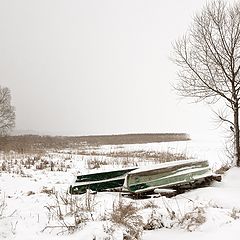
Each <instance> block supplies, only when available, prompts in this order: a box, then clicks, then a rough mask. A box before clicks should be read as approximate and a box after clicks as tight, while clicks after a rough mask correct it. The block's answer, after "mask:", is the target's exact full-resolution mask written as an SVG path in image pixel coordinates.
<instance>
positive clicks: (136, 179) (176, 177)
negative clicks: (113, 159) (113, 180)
mask: <svg viewBox="0 0 240 240" xmlns="http://www.w3.org/2000/svg"><path fill="white" fill-rule="evenodd" d="M206 180H210V181H211V180H221V176H219V175H218V176H217V175H214V174H213V173H212V171H211V169H210V167H209V164H208V161H206V160H182V161H174V162H167V163H162V164H159V165H158V166H154V167H152V168H149V169H137V170H134V171H131V172H129V173H128V174H127V175H126V178H125V182H124V188H125V189H126V190H127V191H129V192H130V193H132V194H142V193H148V192H154V190H156V189H166V190H167V189H173V190H174V189H175V190H176V189H177V190H178V189H180V188H184V187H186V188H191V186H193V185H196V184H200V183H202V182H204V181H206Z"/></svg>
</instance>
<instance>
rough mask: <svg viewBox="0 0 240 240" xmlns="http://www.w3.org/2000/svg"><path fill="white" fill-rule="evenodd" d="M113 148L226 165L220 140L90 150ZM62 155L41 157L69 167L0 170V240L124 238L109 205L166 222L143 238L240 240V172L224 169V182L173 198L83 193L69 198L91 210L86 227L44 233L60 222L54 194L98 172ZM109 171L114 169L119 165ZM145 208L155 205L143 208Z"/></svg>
mask: <svg viewBox="0 0 240 240" xmlns="http://www.w3.org/2000/svg"><path fill="white" fill-rule="evenodd" d="M117 149H119V150H120V151H123V150H124V151H136V150H143V151H151V150H154V151H170V152H175V153H176V152H187V154H188V155H190V156H191V157H196V158H198V159H206V160H208V161H209V163H210V165H211V167H212V168H216V167H219V166H221V164H222V163H225V162H227V158H226V157H224V154H223V152H224V151H223V147H222V145H221V144H220V143H219V141H214V140H212V139H211V140H210V139H208V141H206V139H204V140H202V139H196V140H193V141H186V142H171V143H152V144H136V145H134V144H133V145H122V146H102V147H100V148H99V149H97V150H96V149H95V150H94V151H99V152H109V151H113V150H114V151H116V150H117ZM66 156H68V155H67V154H66V153H64V152H62V153H48V154H47V155H46V156H44V158H45V159H47V160H52V161H53V162H56V163H57V162H61V161H62V162H63V163H64V164H66V165H70V168H68V169H66V170H64V171H57V170H54V171H50V170H49V169H47V168H46V169H42V170H38V169H36V168H34V167H33V166H32V167H31V168H29V169H24V168H22V169H21V170H22V172H23V173H19V172H17V170H16V169H17V166H16V165H14V169H15V170H14V171H15V172H13V171H9V172H0V239H9V240H13V239H14V240H22V239H24V240H32V239H37V240H48V239H53V240H55V239H60V240H61V239H64V240H79V239H80V240H81V239H82V240H93V239H96V240H104V239H107V237H110V236H111V237H112V238H109V239H116V240H118V239H119V240H120V239H121V240H122V239H123V234H124V231H125V230H126V229H125V228H124V227H123V226H119V225H116V224H115V225H114V224H113V223H112V222H111V221H110V219H109V215H110V214H111V213H112V211H113V206H114V205H116V204H117V203H118V202H119V201H124V203H132V204H134V206H136V207H137V208H138V214H140V215H141V216H142V219H143V222H147V221H148V220H149V219H150V218H153V216H157V217H156V218H157V219H158V220H161V222H162V223H163V224H164V227H163V228H159V229H155V230H146V231H143V234H142V239H143V240H155V239H156V240H157V239H178V240H181V239H184V240H188V239H195V240H202V239H203V238H205V239H213V238H215V239H226V238H231V240H235V239H239V234H240V228H239V226H240V168H232V169H230V170H229V171H227V172H226V173H225V174H224V176H223V180H222V182H215V183H214V184H212V185H211V186H209V187H205V188H199V189H195V190H192V191H188V192H185V193H183V194H180V195H177V196H175V197H172V198H166V197H158V198H152V199H139V200H134V199H131V198H127V197H121V196H120V195H119V194H118V193H110V192H103V193H97V194H96V195H90V197H89V196H88V197H87V194H84V195H80V196H73V199H76V200H78V201H80V202H81V204H82V205H81V206H85V204H86V206H89V207H91V209H90V210H89V211H86V212H84V214H86V216H87V217H88V220H87V221H86V222H85V224H83V225H82V226H81V228H79V229H77V231H75V232H74V233H72V234H69V233H63V234H61V229H60V228H59V229H58V228H56V229H55V228H52V229H51V228H49V229H45V227H46V226H56V225H57V224H59V222H58V221H56V220H54V216H53V215H50V212H49V210H48V208H50V207H51V206H54V204H55V203H56V196H57V195H58V194H59V195H60V194H63V195H64V194H66V191H67V189H68V187H69V185H70V184H71V183H72V181H73V179H74V178H75V176H76V174H78V173H79V172H81V173H89V172H97V171H100V169H97V171H96V170H94V171H90V170H89V169H88V168H87V167H86V166H87V165H86V163H87V161H88V160H89V159H90V157H89V156H81V155H77V154H71V156H70V157H69V158H68V157H66ZM25 157H27V156H25ZM6 158H7V156H4V154H3V153H2V154H1V155H0V164H1V162H3V161H4V159H6ZM13 158H21V156H17V155H16V156H14V157H13ZM96 159H100V160H102V159H103V158H102V157H101V156H98V157H96ZM146 164H147V163H146ZM147 167H148V166H147ZM110 168H111V166H103V168H102V169H104V170H108V169H110ZM113 168H114V169H116V168H117V166H114V167H113ZM118 168H119V166H118ZM55 193H56V194H55ZM87 201H89V203H87ZM87 204H90V205H87ZM148 204H150V205H151V204H152V206H154V207H147V205H148ZM86 206H85V207H86ZM62 211H63V213H65V212H67V207H66V206H62ZM187 216H189V217H187ZM190 216H191V217H190ZM198 218H199V219H200V220H201V221H200V223H199V224H198V222H196V221H198V220H199V219H198ZM65 220H66V221H69V222H71V221H72V218H71V217H70V216H68V215H67V214H66V216H65ZM155 224H157V223H155ZM111 226H113V229H114V231H113V232H111V231H110V230H111Z"/></svg>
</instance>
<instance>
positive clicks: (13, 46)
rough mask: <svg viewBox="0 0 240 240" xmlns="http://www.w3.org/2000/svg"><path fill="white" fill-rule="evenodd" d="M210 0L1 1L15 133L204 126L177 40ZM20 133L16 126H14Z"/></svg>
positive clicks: (208, 122)
mask: <svg viewBox="0 0 240 240" xmlns="http://www.w3.org/2000/svg"><path fill="white" fill-rule="evenodd" d="M204 4H205V1H202V0H196V1H191V0H184V1H181V2H179V1H174V0H170V1H164V2H163V1H157V0H151V1H144V0H138V1H137V0H133V1H110V0H103V1H97V0H91V1H77V0H72V1H65V0H58V1H57V0H50V1H49V0H43V1H37V0H31V1H29V0H22V1H0V32H1V38H0V51H1V54H0V65H1V70H0V85H1V86H3V87H8V88H9V89H10V90H11V95H12V105H13V106H15V108H16V128H15V130H14V132H21V131H22V132H36V133H38V134H50V135H75V136H80V135H81V136H84V135H114V134H126V133H186V134H190V135H191V134H192V133H202V132H205V131H210V130H211V131H212V130H214V129H215V126H214V124H213V121H212V119H211V118H212V115H211V109H210V108H209V107H208V106H207V105H206V104H189V102H190V101H191V99H186V100H185V99H183V100H180V98H179V96H177V95H176V93H175V92H174V91H173V89H172V87H171V83H173V82H174V81H175V80H176V79H177V74H176V72H177V67H176V66H175V65H174V63H172V62H171V61H170V57H171V54H172V51H173V49H172V43H173V42H174V41H175V40H177V38H178V37H181V36H182V35H183V34H184V33H185V32H186V30H187V29H188V26H189V25H190V24H191V22H192V16H193V15H194V14H195V13H196V12H199V11H200V10H201V8H202V6H203V5H204ZM14 132H13V133H14Z"/></svg>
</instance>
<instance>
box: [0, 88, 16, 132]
mask: <svg viewBox="0 0 240 240" xmlns="http://www.w3.org/2000/svg"><path fill="white" fill-rule="evenodd" d="M14 126H15V109H14V107H13V106H11V94H10V90H9V89H8V88H6V87H4V88H2V87H1V86H0V136H1V135H5V134H6V133H7V132H8V131H9V130H11V129H12V128H13V127H14Z"/></svg>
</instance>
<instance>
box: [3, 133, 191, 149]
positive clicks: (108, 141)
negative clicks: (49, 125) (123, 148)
mask: <svg viewBox="0 0 240 240" xmlns="http://www.w3.org/2000/svg"><path fill="white" fill-rule="evenodd" d="M186 140H190V137H189V135H187V134H185V133H151V134H121V135H96V136H74V137H70V136H54V137H53V136H39V135H19V136H6V137H0V151H11V150H13V151H16V152H20V153H27V152H36V151H45V150H48V149H64V148H75V149H77V148H81V147H84V146H85V147H86V145H90V146H98V145H119V144H141V143H153V142H171V141H186Z"/></svg>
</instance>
